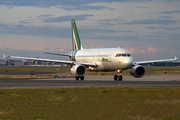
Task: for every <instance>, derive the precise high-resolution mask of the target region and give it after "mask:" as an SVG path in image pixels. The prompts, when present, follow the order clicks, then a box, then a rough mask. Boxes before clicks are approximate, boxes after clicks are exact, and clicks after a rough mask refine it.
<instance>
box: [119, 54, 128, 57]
mask: <svg viewBox="0 0 180 120" xmlns="http://www.w3.org/2000/svg"><path fill="white" fill-rule="evenodd" d="M121 56H122V57H131V55H130V54H116V57H121Z"/></svg>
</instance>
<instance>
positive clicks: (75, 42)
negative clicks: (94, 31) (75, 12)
mask: <svg viewBox="0 0 180 120" xmlns="http://www.w3.org/2000/svg"><path fill="white" fill-rule="evenodd" d="M71 28H72V47H73V51H75V50H81V49H82V46H81V41H80V38H79V34H78V30H77V27H76V22H75V20H71Z"/></svg>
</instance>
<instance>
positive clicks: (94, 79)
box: [0, 75, 180, 88]
mask: <svg viewBox="0 0 180 120" xmlns="http://www.w3.org/2000/svg"><path fill="white" fill-rule="evenodd" d="M112 78H113V76H85V80H84V81H76V80H75V79H74V78H58V79H55V78H52V79H0V88H8V87H40V86H180V75H163V76H158V75H157V76H144V77H143V78H140V79H137V78H133V77H131V76H124V80H123V81H114V80H113V79H112Z"/></svg>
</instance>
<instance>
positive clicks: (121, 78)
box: [114, 70, 123, 81]
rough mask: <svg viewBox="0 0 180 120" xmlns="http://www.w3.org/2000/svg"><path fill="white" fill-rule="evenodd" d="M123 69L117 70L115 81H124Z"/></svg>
mask: <svg viewBox="0 0 180 120" xmlns="http://www.w3.org/2000/svg"><path fill="white" fill-rule="evenodd" d="M121 73H122V70H117V74H115V75H114V81H117V80H118V81H122V80H123V76H122V74H121Z"/></svg>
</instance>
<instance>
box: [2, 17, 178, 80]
mask: <svg viewBox="0 0 180 120" xmlns="http://www.w3.org/2000/svg"><path fill="white" fill-rule="evenodd" d="M71 27H72V47H73V51H72V52H70V53H69V54H62V53H51V52H45V53H46V54H52V55H61V56H68V57H69V58H70V59H71V61H65V60H53V59H42V58H29V57H18V56H5V57H8V58H17V59H26V60H32V61H48V62H53V63H65V64H68V65H69V66H70V72H71V73H72V74H73V75H74V76H75V78H76V80H79V79H81V80H84V75H85V73H86V70H90V71H117V73H116V74H115V75H114V80H115V81H116V80H119V81H122V79H123V77H122V75H121V73H122V71H123V70H126V69H130V74H131V75H132V76H133V77H136V78H140V77H143V76H144V73H145V69H144V67H143V66H142V64H146V63H157V62H164V61H174V60H177V58H176V57H175V58H174V59H162V60H149V61H137V62H133V58H132V56H131V55H130V53H129V51H128V50H126V49H123V48H101V49H100V48H99V49H83V47H82V45H81V41H80V38H79V34H78V30H77V27H76V23H75V20H71Z"/></svg>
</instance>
